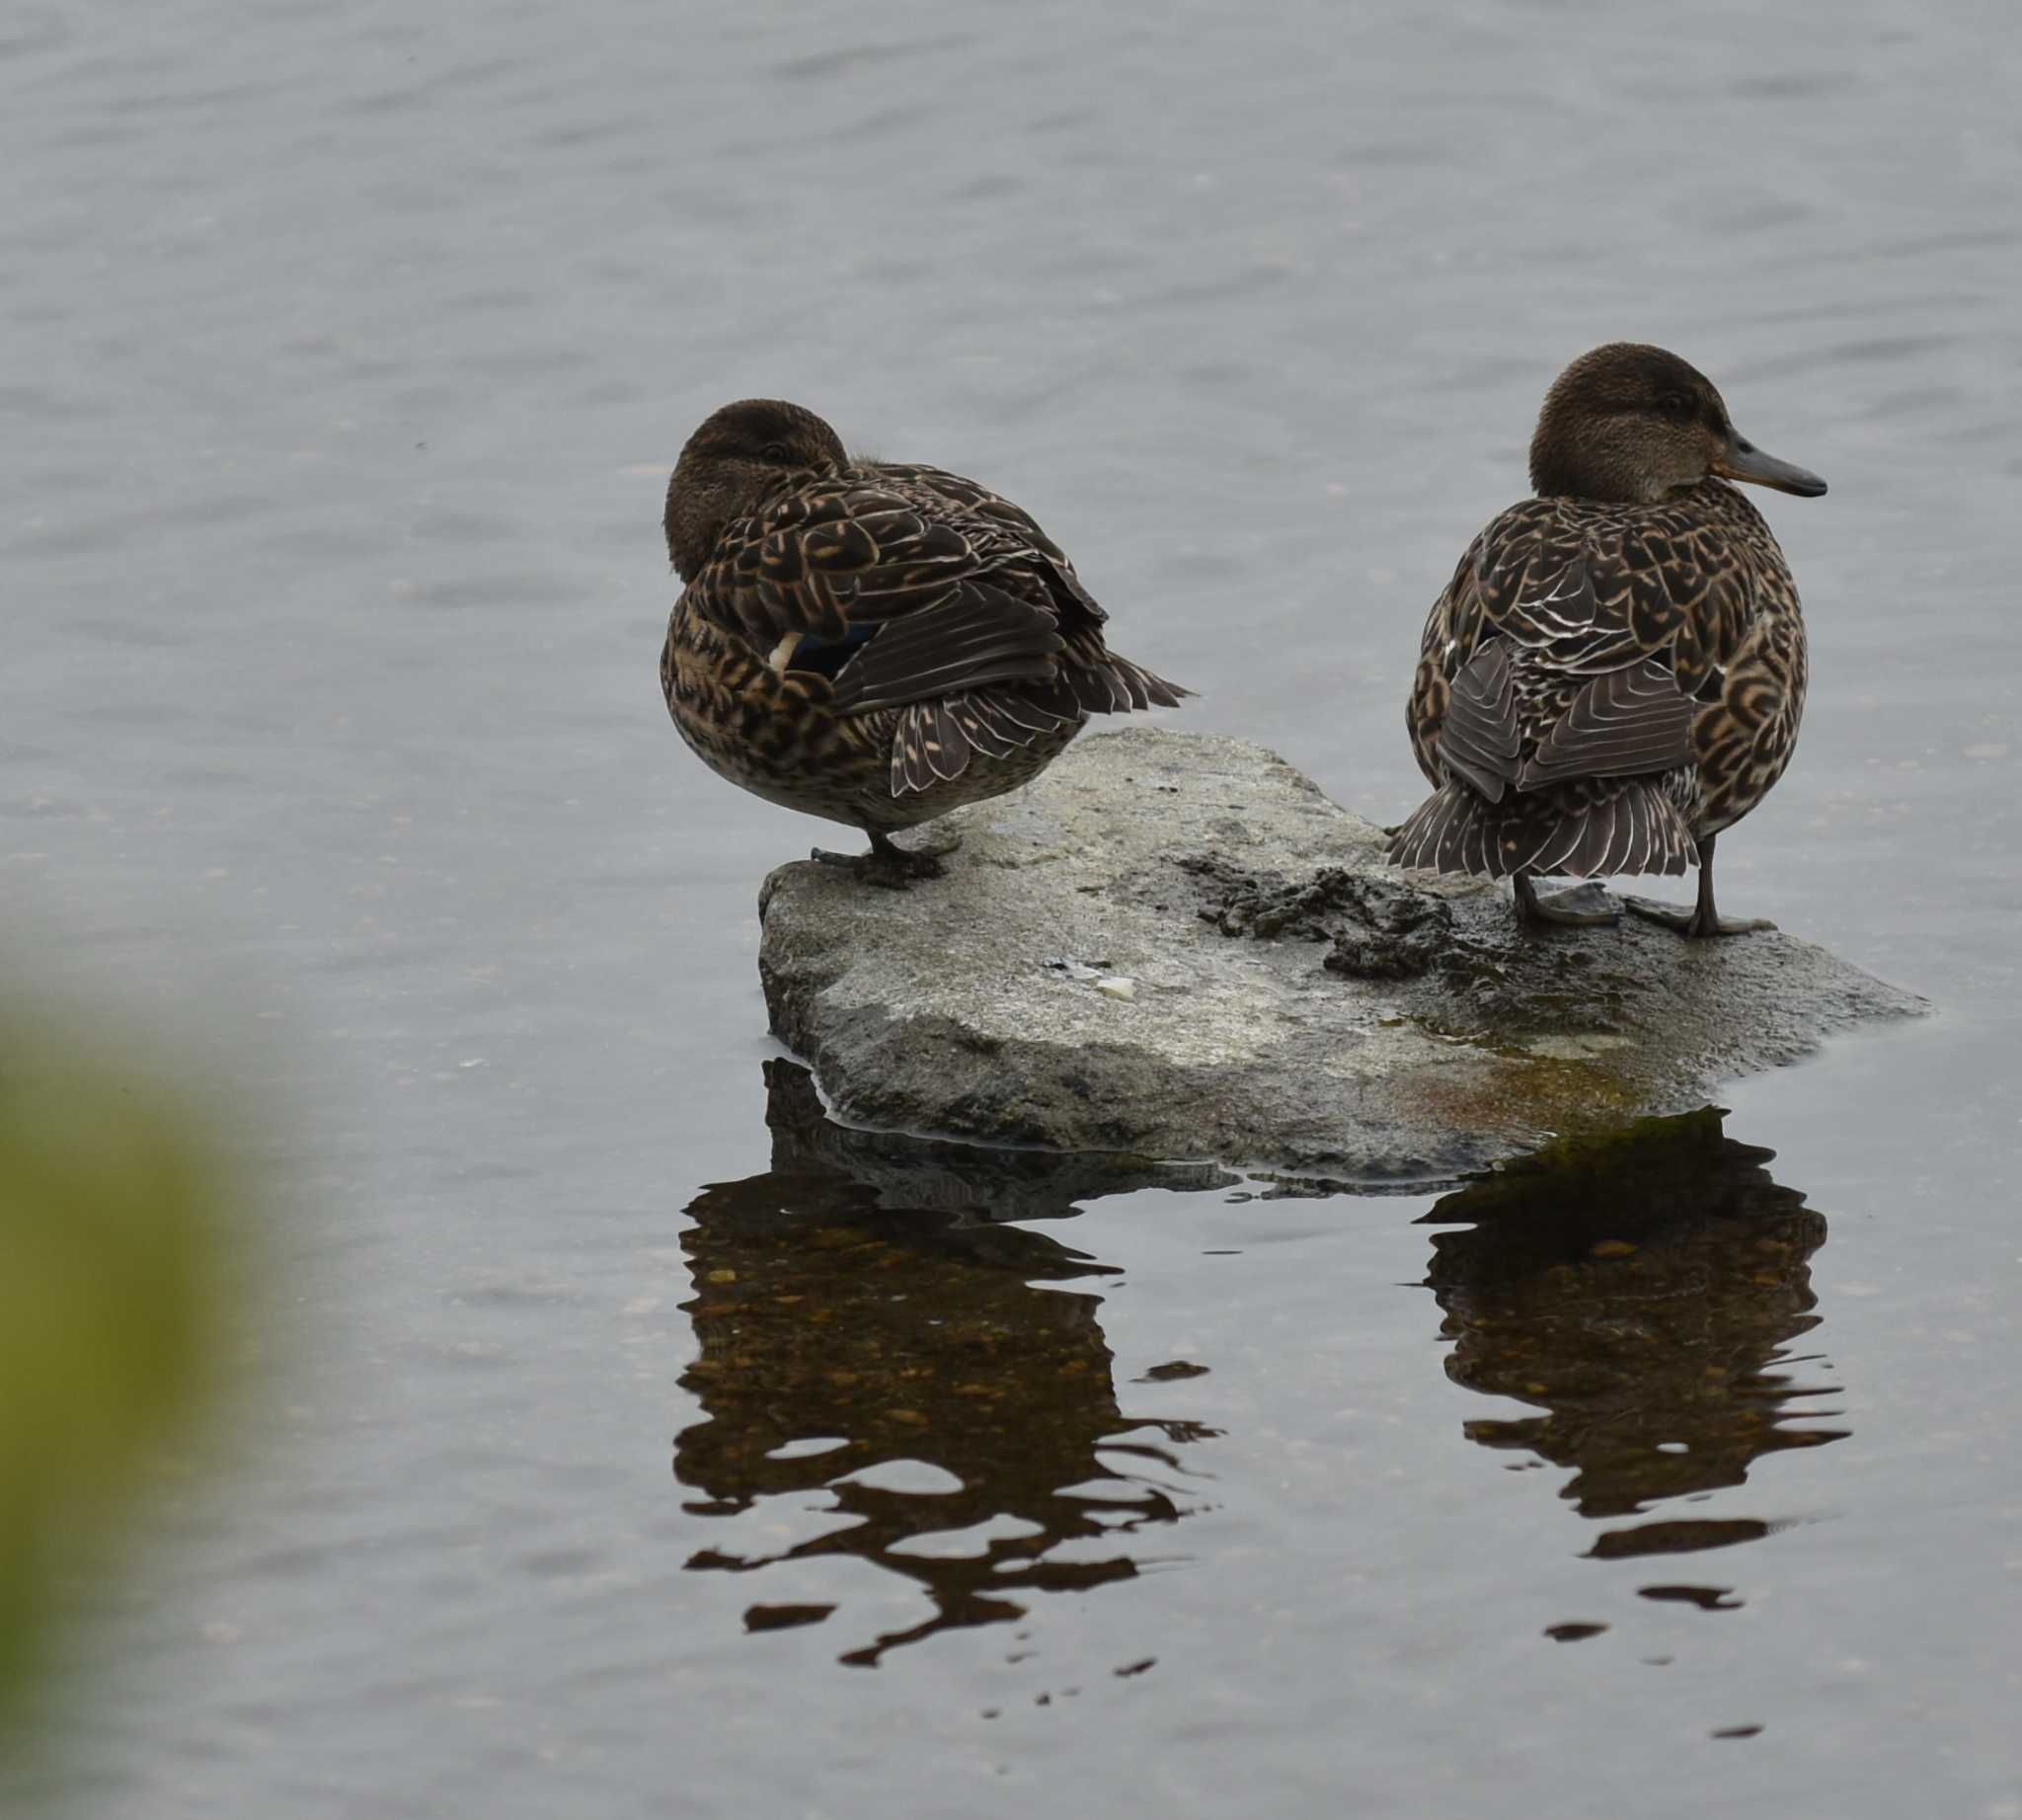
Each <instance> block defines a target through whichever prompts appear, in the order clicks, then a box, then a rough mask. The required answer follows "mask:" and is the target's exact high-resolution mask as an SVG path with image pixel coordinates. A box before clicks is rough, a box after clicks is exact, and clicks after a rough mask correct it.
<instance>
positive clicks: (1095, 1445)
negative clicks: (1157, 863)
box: [674, 1061, 1228, 1665]
mask: <svg viewBox="0 0 2022 1820" xmlns="http://www.w3.org/2000/svg"><path fill="white" fill-rule="evenodd" d="M765 1077H766V1089H767V1106H766V1123H767V1125H768V1126H769V1127H770V1128H771V1133H772V1164H773V1166H772V1168H771V1169H770V1170H769V1171H768V1172H767V1173H765V1174H763V1175H756V1176H752V1177H750V1178H749V1179H748V1180H745V1181H741V1182H728V1183H721V1184H718V1185H716V1186H713V1187H710V1188H707V1189H705V1190H703V1192H702V1193H701V1194H700V1195H699V1196H697V1197H696V1199H695V1200H694V1201H693V1202H692V1203H691V1204H690V1205H689V1208H688V1214H689V1216H690V1218H691V1220H692V1222H693V1224H692V1226H691V1227H689V1229H688V1230H687V1231H686V1232H684V1233H683V1234H682V1238H681V1244H682V1248H683V1250H684V1251H685V1252H686V1253H687V1258H688V1267H689V1271H690V1274H691V1276H692V1278H693V1280H694V1285H695V1290H696V1297H695V1300H694V1301H693V1302H691V1303H688V1304H686V1305H685V1306H686V1309H687V1311H688V1312H689V1313H690V1314H691V1316H692V1318H693V1320H694V1323H695V1334H696V1338H697V1340H698V1342H699V1343H700V1347H701V1352H700V1356H699V1357H698V1358H697V1359H696V1360H695V1362H694V1364H693V1365H691V1366H690V1367H689V1368H688V1370H687V1372H686V1373H685V1374H683V1377H682V1380H681V1382H682V1385H684V1387H686V1388H687V1389H688V1390H690V1391H691V1392H693V1394H694V1395H695V1396H696V1397H697V1398H698V1399H699V1400H700V1402H701V1404H702V1407H703V1408H704V1410H705V1411H706V1412H707V1419H705V1420H703V1421H701V1422H698V1423H696V1424H694V1425H693V1426H692V1427H690V1428H688V1429H686V1430H684V1431H683V1432H682V1433H681V1434H680V1435H679V1436H678V1437H676V1439H675V1442H674V1476H675V1478H676V1479H677V1480H678V1481H679V1482H680V1483H681V1484H683V1485H684V1486H687V1487H689V1488H690V1489H691V1490H692V1491H694V1492H696V1493H697V1494H699V1495H698V1496H697V1497H696V1498H695V1499H694V1500H692V1501H690V1502H689V1503H687V1504H686V1505H685V1506H684V1508H686V1509H687V1510H688V1511H690V1512H692V1513H695V1514H697V1515H702V1516H725V1517H733V1516H737V1515H739V1514H740V1513H743V1512H746V1511H749V1510H751V1509H752V1508H753V1507H754V1506H756V1505H757V1504H759V1502H760V1501H761V1500H765V1499H770V1498H782V1497H787V1498H792V1499H793V1500H794V1504H795V1506H796V1508H799V1509H805V1508H806V1506H807V1495H806V1494H808V1493H810V1492H819V1491H821V1490H823V1489H824V1488H825V1490H826V1491H827V1492H828V1494H829V1495H830V1496H831V1497H832V1498H833V1500H834V1503H833V1512H834V1514H836V1515H840V1516H844V1517H847V1518H850V1519H853V1520H854V1521H853V1522H851V1523H850V1524H849V1526H848V1527H846V1528H842V1529H839V1530H830V1531H828V1532H827V1533H825V1534H822V1535H819V1536H817V1537H814V1538H813V1539H812V1540H807V1541H802V1542H799V1543H794V1544H792V1545H788V1546H786V1547H784V1548H783V1549H780V1550H778V1551H775V1552H770V1553H761V1554H756V1555H753V1554H749V1553H742V1552H736V1551H733V1550H731V1549H728V1548H726V1549H722V1550H719V1549H714V1548H708V1549H704V1550H702V1551H700V1552H699V1553H697V1554H695V1555H694V1556H692V1557H691V1558H690V1560H689V1561H688V1563H687V1564H688V1566H689V1567H691V1568H694V1569H701V1570H712V1569H713V1570H720V1571H725V1572H751V1571H753V1570H755V1569H761V1568H765V1567H768V1566H771V1565H773V1564H774V1563H776V1562H779V1561H807V1560H811V1559H816V1558H819V1557H824V1556H854V1557H856V1558H858V1559H861V1560H866V1561H870V1562H873V1563H875V1564H876V1565H878V1566H880V1567H882V1568H885V1569H887V1570H888V1571H890V1572H892V1573H894V1574H899V1575H903V1576H904V1577H905V1578H906V1579H908V1580H910V1581H912V1582H914V1583H915V1584H917V1585H918V1586H919V1587H920V1588H921V1589H923V1590H924V1592H925V1593H926V1594H927V1596H928V1597H929V1599H930V1600H931V1601H932V1604H933V1610H932V1612H931V1614H930V1615H929V1616H927V1617H926V1618H925V1619H923V1620H922V1621H921V1622H919V1623H917V1624H914V1625H913V1626H911V1627H910V1628H907V1629H904V1630H901V1631H897V1632H894V1633H891V1634H887V1635H883V1636H880V1637H878V1638H877V1639H876V1640H875V1641H874V1642H871V1643H868V1644H866V1645H864V1646H862V1647H859V1648H855V1649H852V1650H850V1651H849V1652H848V1653H847V1654H845V1655H844V1656H843V1657H842V1660H843V1661H844V1662H848V1663H853V1664H859V1665H873V1664H875V1663H876V1662H877V1661H878V1659H879V1657H880V1656H881V1655H882V1654H883V1653H884V1652H885V1651H886V1650H888V1649H892V1648H894V1647H897V1646H899V1645H902V1644H906V1643H912V1642H917V1641H919V1640H920V1639H922V1638H924V1637H928V1636H932V1635H934V1634H935V1633H937V1632H939V1631H942V1630H946V1629H950V1628H953V1627H956V1626H959V1625H965V1624H985V1623H995V1622H1007V1621H1010V1620H1015V1619H1017V1618H1020V1617H1022V1616H1023V1615H1024V1613H1025V1610H1026V1606H1025V1603H1024V1596H1025V1595H1027V1594H1031V1593H1037V1592H1058V1591H1074V1590H1081V1589H1085V1588H1088V1587H1094V1586H1101V1585H1105V1584H1107V1583H1109V1582H1111V1581H1116V1580H1127V1579H1129V1578H1131V1577H1133V1576H1134V1575H1135V1574H1136V1573H1137V1571H1138V1566H1139V1558H1138V1550H1139V1548H1140V1546H1141V1544H1139V1543H1137V1542H1135V1540H1134V1538H1135V1537H1136V1536H1137V1534H1138V1533H1139V1532H1141V1531H1143V1530H1145V1529H1146V1528H1147V1527H1152V1526H1159V1525H1165V1524H1170V1523H1174V1522H1176V1521H1178V1520H1179V1519H1180V1518H1181V1517H1182V1516H1184V1515H1186V1514H1187V1512H1188V1510H1189V1508H1190V1505H1189V1502H1188V1494H1187V1493H1186V1491H1185V1489H1184V1486H1185V1483H1186V1480H1187V1479H1188V1477H1189V1476H1190V1473H1189V1471H1188V1469H1187V1468H1186V1467H1185V1466H1184V1465H1183V1464H1182V1462H1181V1460H1180V1458H1179V1455H1178V1452H1177V1450H1178V1449H1179V1448H1180V1447H1182V1446H1184V1445H1185V1444H1187V1443H1190V1442H1193V1441H1197V1440H1200V1439H1203V1438H1205V1437H1206V1436H1207V1435H1209V1434H1211V1433H1212V1431H1211V1430H1206V1429H1203V1428H1200V1427H1198V1426H1196V1425H1192V1424H1189V1423H1185V1422H1173V1421H1157V1422H1140V1421H1132V1420H1130V1419H1128V1418H1127V1417H1125V1416H1124V1415H1123V1414H1122V1413H1121V1411H1120V1410H1119V1408H1118V1406H1117V1396H1116V1388H1115V1385H1114V1382H1113V1380H1112V1376H1111V1369H1110V1366H1111V1359H1110V1351H1109V1348H1108V1346H1107V1345H1106V1344H1105V1342H1104V1339H1103V1332H1102V1328H1101V1326H1100V1324H1099V1323H1098V1321H1097V1318H1096V1314H1097V1310H1098V1309H1099V1307H1100V1306H1101V1298H1100V1297H1098V1296H1095V1295H1092V1294H1088V1293H1085V1292H1080V1291H1067V1290H1061V1289H1057V1288H1054V1287H1052V1285H1055V1284H1059V1283H1065V1282H1074V1281H1085V1280H1088V1279H1094V1278H1100V1277H1103V1276H1107V1275H1114V1274H1115V1272H1114V1271H1113V1270H1112V1268H1111V1267H1110V1266H1108V1265H1106V1264H1101V1263H1098V1262H1097V1261H1096V1260H1095V1259H1093V1258H1092V1257H1090V1256H1089V1255H1088V1254H1087V1253H1085V1252H1082V1251H1077V1250H1075V1249H1074V1248H1073V1247H1071V1246H1069V1245H1066V1244H1063V1243H1061V1242H1060V1241H1059V1240H1058V1239H1056V1238H1053V1237H1051V1236H1050V1235H1049V1234H1047V1233H1044V1232H1040V1231H1035V1230H1032V1229H1030V1228H1029V1227H1024V1226H1013V1225H1006V1224H1003V1223H1004V1222H1006V1221H1012V1220H1017V1221H1026V1220H1034V1219H1057V1218H1062V1217H1066V1216H1069V1215H1071V1214H1072V1213H1073V1212H1074V1211H1075V1205H1074V1204H1075V1202H1076V1201H1078V1200H1086V1199H1089V1198H1091V1197H1092V1196H1094V1195H1098V1194H1106V1193H1118V1192H1122V1191H1125V1190H1128V1189H1131V1188H1138V1187H1144V1186H1150V1185H1158V1186H1162V1187H1168V1188H1171V1187H1181V1188H1185V1187H1208V1186H1212V1185H1215V1184H1217V1183H1220V1182H1223V1181H1226V1180H1227V1179H1228V1178H1226V1177H1225V1176H1222V1175H1220V1174H1218V1173H1217V1172H1215V1171H1212V1170H1206V1169H1186V1168H1178V1169H1174V1168H1160V1167H1147V1166H1143V1165H1134V1164H1129V1163H1123V1162H1118V1163H1110V1162H1105V1161H1104V1160H1103V1159H1100V1158H1089V1157H1085V1156H1059V1155H1049V1154H1043V1153H1035V1152H1013V1153H1008V1154H1007V1153H1006V1152H1004V1151H1001V1150H985V1149H981V1148H978V1147H970V1146H965V1145H956V1144H935V1143H928V1142H925V1141H921V1140H916V1139H906V1138H898V1137H892V1136H889V1135H885V1134H875V1133H868V1132H857V1131H849V1130H845V1129H843V1128H842V1127H839V1126H836V1125H834V1124H831V1123H830V1122H829V1121H828V1120H827V1119H826V1118H825V1117H823V1115H822V1111H821V1105H820V1101H819V1099H818V1098H817V1095H816V1092H815V1089H814V1086H813V1083H812V1081H811V1079H810V1077H809V1075H808V1073H807V1071H806V1070H805V1069H804V1068H798V1067H796V1066H794V1065H793V1064H791V1063H787V1062H783V1061H782V1062H771V1063H767V1064H766V1068H765ZM822 1441H834V1442H839V1443H840V1444H841V1445H837V1446H833V1447H830V1448H828V1449H825V1450H823V1451H819V1452H815V1451H812V1450H813V1449H814V1447H815V1445H816V1444H817V1443H818V1442H822ZM796 1443H799V1444H802V1445H801V1446H800V1447H799V1448H796V1447H795V1446H794V1444H796ZM894 1463H905V1464H904V1465H903V1466H897V1465H895V1464H894ZM921 1464H924V1466H925V1467H928V1468H938V1471H934V1472H929V1473H924V1474H923V1473H922V1472H921ZM879 1467H885V1468H888V1470H887V1472H885V1473H883V1474H881V1473H879V1472H877V1471H875V1470H872V1469H873V1468H879ZM942 1474H948V1475H952V1478H953V1479H954V1480H956V1481H959V1484H955V1485H952V1486H950V1487H949V1488H948V1489H946V1490H945V1491H943V1490H935V1491H932V1492H922V1491H921V1490H920V1489H918V1488H917V1484H918V1480H919V1479H920V1478H921V1477H930V1478H932V1479H933V1481H934V1482H935V1484H936V1485H948V1484H949V1481H948V1479H946V1478H943V1477H942V1476H941V1475H942ZM859 1475H863V1476H862V1477H860V1476H859ZM866 1477H867V1478H868V1479H870V1480H871V1481H872V1482H864V1478H866ZM881 1479H882V1481H883V1482H880V1481H881ZM908 1480H911V1481H912V1483H911V1486H910V1487H908V1483H907V1481H908ZM894 1481H895V1482H894ZM958 1532H959V1533H960V1534H956V1533H958ZM833 1610H834V1607H833V1606H829V1605H814V1604H804V1605H754V1606H753V1607H751V1608H750V1610H749V1611H748V1612H747V1614H746V1619H745V1622H746V1625H747V1627H748V1628H750V1629H754V1630H755V1629H772V1628H779V1627H782V1626H785V1625H789V1624H795V1623H809V1622H820V1621H821V1620H823V1619H825V1618H826V1617H828V1616H829V1614H830V1613H831V1612H832V1611H833Z"/></svg>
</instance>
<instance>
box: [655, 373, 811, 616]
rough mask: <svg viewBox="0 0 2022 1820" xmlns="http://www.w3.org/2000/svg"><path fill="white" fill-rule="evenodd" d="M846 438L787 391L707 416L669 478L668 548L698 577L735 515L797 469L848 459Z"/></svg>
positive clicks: (682, 569)
mask: <svg viewBox="0 0 2022 1820" xmlns="http://www.w3.org/2000/svg"><path fill="white" fill-rule="evenodd" d="M848 461H849V456H848V455H847V454H846V453H844V451H843V446H842V442H841V439H840V438H839V437H838V436H837V435H836V434H835V432H834V431H832V430H831V429H829V427H828V426H827V425H826V424H824V423H823V422H822V421H821V420H820V419H819V418H818V417H817V416H816V415H815V414H814V412H812V411H809V410H805V409H803V408H802V407H801V406H800V405H790V404H788V403H787V402H786V401H785V400H784V399H781V398H745V399H740V400H739V402H738V403H737V404H734V405H725V406H724V408H723V409H722V410H721V411H716V412H712V413H711V414H710V415H709V416H708V417H706V418H704V419H703V420H702V427H701V428H700V429H699V430H697V431H696V432H695V434H694V435H692V436H690V437H689V438H688V441H687V445H686V446H685V447H684V448H683V449H682V450H681V458H680V460H679V461H677V462H676V463H675V464H674V472H673V476H672V478H671V479H669V480H668V482H667V506H666V514H665V516H664V517H663V518H662V519H661V524H662V526H663V528H664V529H665V531H666V534H667V555H668V557H669V558H671V560H672V562H673V565H674V572H675V574H677V575H678V576H679V577H680V578H681V580H682V581H684V582H692V581H693V580H694V579H695V576H696V572H697V571H698V570H700V569H701V567H702V565H703V564H704V563H706V562H707V561H708V560H709V553H710V551H712V550H713V549H715V548H716V540H717V539H718V538H719V537H721V536H722V535H723V531H724V527H725V526H726V525H727V524H729V523H731V522H732V521H733V520H734V519H737V518H741V517H743V516H745V515H746V514H749V513H752V512H755V511H757V509H758V508H759V507H760V506H762V505H763V504H764V503H765V500H766V498H767V497H768V496H769V495H770V494H772V493H774V492H775V491H777V490H778V488H779V487H780V486H782V485H783V484H784V483H785V482H786V481H788V480H790V479H791V478H792V477H793V476H795V475H797V474H806V473H810V472H814V473H821V472H824V471H826V470H828V469H831V468H839V467H843V466H846V465H847V464H848Z"/></svg>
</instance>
